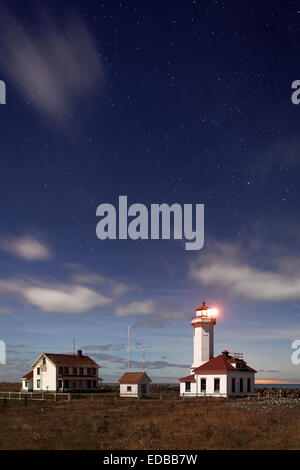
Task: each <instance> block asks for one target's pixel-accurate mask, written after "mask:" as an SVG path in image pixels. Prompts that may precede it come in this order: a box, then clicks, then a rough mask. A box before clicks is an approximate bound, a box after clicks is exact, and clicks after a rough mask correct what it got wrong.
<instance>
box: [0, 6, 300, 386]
mask: <svg viewBox="0 0 300 470" xmlns="http://www.w3.org/2000/svg"><path fill="white" fill-rule="evenodd" d="M0 19H1V24H2V25H3V28H1V33H0V79H1V80H4V81H5V83H6V91H7V104H6V105H2V106H0V119H1V148H0V155H1V171H0V221H1V222H0V223H1V225H0V232H1V233H0V235H1V239H0V248H1V251H0V338H1V339H3V340H4V341H5V342H6V343H7V348H8V354H7V357H8V364H7V366H2V368H1V369H0V377H1V379H2V378H9V379H16V378H17V377H19V376H20V375H21V374H23V372H26V371H27V368H28V366H29V364H30V363H31V362H33V360H34V359H35V357H36V356H38V355H39V353H41V352H42V351H45V352H68V351H72V347H73V337H75V338H76V344H77V346H78V347H79V346H80V347H82V348H85V350H86V351H88V352H89V354H91V355H92V356H93V357H94V358H95V359H96V360H98V362H99V363H100V365H102V366H103V370H102V375H103V377H104V379H105V380H107V381H109V380H115V379H116V378H118V376H119V375H120V374H121V373H122V371H123V370H124V368H125V367H126V357H127V352H126V346H125V343H126V339H127V325H130V326H131V327H132V328H131V331H132V342H133V350H132V359H133V360H134V361H140V360H141V357H142V356H141V355H142V349H143V348H145V350H146V359H147V368H148V370H149V374H150V375H151V377H152V378H153V379H154V380H159V381H162V380H175V379H176V378H177V377H180V376H182V375H185V373H186V371H187V370H188V367H189V365H190V364H191V361H192V328H191V326H190V324H189V320H190V318H191V317H192V316H193V311H194V309H195V308H196V307H198V306H199V304H200V303H201V302H202V300H203V299H204V298H205V299H206V300H207V303H208V304H210V305H216V306H218V307H219V308H220V317H219V319H218V322H217V326H216V329H215V334H216V348H215V353H216V354H217V353H218V352H219V350H221V349H224V348H226V349H229V350H230V351H244V353H245V357H246V359H248V361H249V363H251V365H252V366H253V367H255V368H256V369H257V370H259V371H260V372H259V374H258V378H259V379H265V380H267V379H268V380H282V381H298V380H299V366H295V365H293V364H292V362H291V353H292V349H291V343H292V342H293V341H294V340H296V339H299V338H300V325H299V323H300V258H299V255H300V243H299V229H300V227H299V225H300V221H299V209H298V207H299V201H300V187H299V183H298V181H299V176H300V164H299V150H300V137H299V135H300V134H299V131H300V106H299V107H298V106H296V105H293V104H292V102H291V94H292V90H291V83H292V81H294V80H296V79H299V78H300V62H299V54H298V45H299V39H300V8H299V4H298V2H293V1H288V2H284V3H283V2H280V1H270V2H268V4H267V5H266V4H265V3H264V2H258V1H251V2H250V1H235V2H229V1H215V2H211V1H189V0H186V1H172V2H171V1H164V2H162V1H156V0H152V1H139V2H138V1H137V2H136V1H123V2H122V1H121V2H116V1H104V2H96V1H90V2H87V4H86V5H85V4H84V3H83V2H74V1H73V2H63V4H62V2H43V6H41V5H40V2H26V1H25V2H22V5H21V4H20V2H9V3H7V4H6V6H5V2H3V3H2V5H1V7H0ZM119 195H127V196H128V201H129V204H132V203H135V202H139V203H143V204H145V205H147V206H150V204H151V203H168V204H172V203H174V202H177V203H179V204H181V205H183V204H185V203H190V204H205V246H204V248H203V249H202V250H201V251H199V252H197V251H185V250H184V247H183V245H182V243H179V242H178V241H174V240H170V241H169V240H159V241H155V240H144V241H142V240H138V241H132V240H111V241H108V240H106V241H100V240H99V239H98V238H97V237H96V232H95V230H96V224H97V218H96V209H97V206H98V205H99V204H101V203H106V202H107V203H112V204H115V205H117V202H118V197H119ZM133 366H136V367H139V364H138V363H133Z"/></svg>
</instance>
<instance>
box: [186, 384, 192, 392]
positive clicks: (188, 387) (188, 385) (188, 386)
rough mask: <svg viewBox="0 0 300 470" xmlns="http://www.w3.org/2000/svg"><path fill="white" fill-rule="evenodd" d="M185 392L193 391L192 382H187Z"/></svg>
mask: <svg viewBox="0 0 300 470" xmlns="http://www.w3.org/2000/svg"><path fill="white" fill-rule="evenodd" d="M185 391H186V392H190V391H191V382H185Z"/></svg>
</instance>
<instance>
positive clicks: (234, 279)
mask: <svg viewBox="0 0 300 470" xmlns="http://www.w3.org/2000/svg"><path fill="white" fill-rule="evenodd" d="M190 276H191V278H192V279H194V280H195V281H198V282H199V283H201V284H202V285H208V286H215V287H220V288H223V289H226V290H227V291H228V292H229V293H230V294H234V295H236V296H241V297H244V298H246V299H250V300H262V301H270V302H281V301H285V300H296V299H300V259H295V258H289V257H284V258H281V259H276V258H275V259H274V266H273V267H272V269H270V268H269V269H264V268H262V267H259V266H258V265H256V266H254V265H253V264H252V262H251V259H248V258H247V256H246V253H245V252H243V251H242V250H241V249H240V247H238V246H237V245H233V244H226V243H215V244H214V245H213V247H212V248H211V249H209V250H208V251H207V253H206V254H204V253H202V254H201V255H200V256H199V257H198V259H197V260H196V261H195V262H193V263H191V265H190Z"/></svg>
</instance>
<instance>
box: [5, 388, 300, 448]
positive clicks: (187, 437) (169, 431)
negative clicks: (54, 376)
mask: <svg viewBox="0 0 300 470" xmlns="http://www.w3.org/2000/svg"><path fill="white" fill-rule="evenodd" d="M173 398H175V397H173ZM239 402H240V403H242V402H243V401H242V400H239ZM244 402H245V401H244ZM232 403H233V402H232V401H231V400H229V401H226V400H220V399H198V400H193V399H190V400H184V401H182V400H171V399H170V398H169V399H166V400H162V401H137V400H132V401H130V400H124V401H123V400H117V401H114V400H112V399H110V398H104V397H103V398H102V399H100V400H98V401H94V402H90V401H85V400H74V401H73V402H71V403H70V404H67V403H58V404H55V403H50V402H47V403H44V402H28V404H27V406H24V404H23V402H18V401H13V400H11V401H7V402H6V405H5V406H4V404H3V403H0V448H1V449H155V450H161V449H172V450H176V449H300V406H299V401H295V406H294V407H292V408H291V409H274V410H273V411H271V412H268V413H265V412H263V411H262V410H260V409H256V408H255V407H253V409H251V410H249V409H247V407H246V408H245V409H241V408H239V409H235V408H233V407H232V406H231V405H232Z"/></svg>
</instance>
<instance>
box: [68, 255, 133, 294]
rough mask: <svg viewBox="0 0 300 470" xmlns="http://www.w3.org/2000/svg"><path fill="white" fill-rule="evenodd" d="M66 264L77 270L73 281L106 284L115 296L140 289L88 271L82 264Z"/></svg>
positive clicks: (73, 275)
mask: <svg viewBox="0 0 300 470" xmlns="http://www.w3.org/2000/svg"><path fill="white" fill-rule="evenodd" d="M65 266H66V267H67V268H69V269H70V268H71V269H72V270H75V271H76V272H75V273H74V274H72V276H71V279H72V281H73V282H76V283H78V284H87V285H102V286H105V289H106V290H108V291H109V292H110V294H111V295H112V296H114V297H119V296H121V295H123V294H126V293H127V292H130V291H134V290H138V288H137V287H136V286H134V285H130V284H125V283H124V282H119V281H116V280H114V279H110V278H109V277H106V276H103V275H102V274H99V273H95V272H91V271H87V270H86V269H85V268H84V267H83V266H81V265H80V264H72V263H71V264H68V263H67V264H65Z"/></svg>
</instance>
